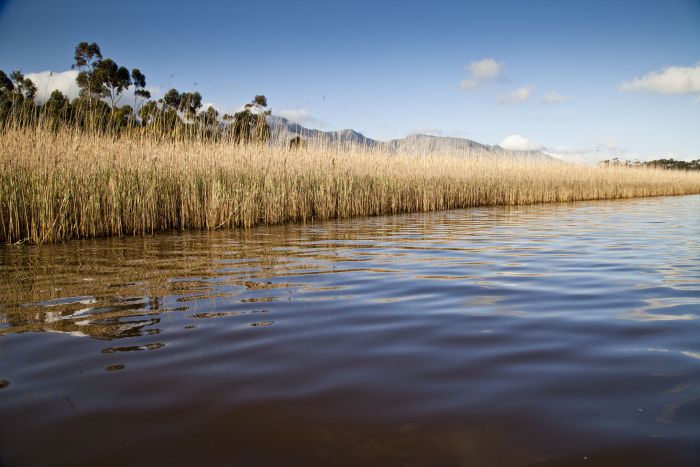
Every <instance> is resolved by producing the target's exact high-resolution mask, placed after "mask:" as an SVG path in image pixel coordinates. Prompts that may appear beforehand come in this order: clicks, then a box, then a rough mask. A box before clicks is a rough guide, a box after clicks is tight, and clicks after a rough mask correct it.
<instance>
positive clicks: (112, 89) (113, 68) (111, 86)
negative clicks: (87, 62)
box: [94, 58, 131, 111]
mask: <svg viewBox="0 0 700 467" xmlns="http://www.w3.org/2000/svg"><path fill="white" fill-rule="evenodd" d="M94 71H95V75H94V79H95V81H96V82H97V83H98V86H97V87H96V91H97V92H96V95H98V96H100V97H105V98H108V99H109V104H110V105H109V106H110V108H111V109H112V111H114V108H115V106H116V105H117V103H119V100H120V99H121V96H122V93H123V92H124V90H125V89H126V88H128V87H129V86H131V75H130V74H129V70H128V69H127V68H126V67H123V66H119V65H117V64H116V62H115V61H114V60H112V59H111V58H106V59H104V60H101V61H100V62H99V63H98V64H97V66H95V69H94Z"/></svg>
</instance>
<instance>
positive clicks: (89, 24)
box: [0, 0, 700, 162]
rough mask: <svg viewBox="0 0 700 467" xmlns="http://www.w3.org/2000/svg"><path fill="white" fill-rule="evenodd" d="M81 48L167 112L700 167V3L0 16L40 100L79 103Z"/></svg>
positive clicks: (255, 5)
mask: <svg viewBox="0 0 700 467" xmlns="http://www.w3.org/2000/svg"><path fill="white" fill-rule="evenodd" d="M81 41H87V42H93V41H94V42H97V43H98V44H99V45H100V47H101V49H102V53H103V55H104V57H105V58H107V57H109V58H112V59H114V60H115V61H116V62H117V63H118V64H119V65H124V66H126V67H127V68H129V69H131V68H134V67H136V68H139V69H140V70H141V71H142V72H143V73H144V74H145V75H146V81H147V85H148V86H147V87H148V88H149V89H150V90H151V92H152V94H153V95H154V97H156V98H157V97H159V96H160V95H162V93H164V92H165V91H167V90H168V89H170V88H172V87H174V88H177V89H178V90H180V91H199V92H200V93H201V94H202V96H203V101H204V102H206V103H207V105H209V104H210V105H213V106H214V107H216V108H217V109H218V110H220V111H223V112H231V111H234V110H236V109H238V108H240V107H241V105H242V104H244V103H245V102H248V101H250V100H251V99H252V97H253V96H254V95H256V94H264V95H265V96H267V98H268V103H269V106H270V108H271V109H272V111H273V114H277V115H281V116H285V117H287V118H290V119H292V120H294V121H297V122H299V123H301V124H303V125H306V126H308V127H313V128H319V129H323V130H339V129H345V128H353V129H355V130H357V131H359V132H361V133H363V134H364V135H365V136H368V137H371V138H375V139H380V140H388V139H392V138H400V137H403V136H406V135H408V134H411V133H427V134H434V135H441V136H456V137H465V138H469V139H473V140H475V141H478V142H481V143H485V144H501V145H502V146H504V147H507V148H511V149H542V150H545V151H547V152H549V153H551V154H554V155H558V156H559V157H562V158H565V159H569V160H578V161H586V162H596V161H598V160H602V159H607V158H609V157H619V158H621V159H636V158H638V159H640V160H649V159H654V158H659V157H674V158H677V159H696V158H700V0H656V1H649V0H635V1H626V0H620V1H609V0H608V1H602V0H589V1H573V0H549V1H544V0H527V1H525V0H493V1H488V2H486V1H483V2H472V1H444V0H431V1H411V0H405V1H383V2H380V1H376V0H375V1H353V2H342V1H333V0H326V1H294V0H287V1H278V0H267V1H209V2H205V1H199V2H197V1H174V0H172V1H171V0H169V1H160V0H153V1H149V2H144V1H131V0H122V1H120V2H117V3H114V2H110V3H108V2H100V1H94V0H91V1H82V0H62V1H61V2H56V1H49V0H46V1H35V0H10V1H3V0H0V69H2V70H4V71H5V72H7V73H9V72H10V71H11V70H15V69H20V70H21V71H22V72H23V73H25V74H27V75H28V76H29V77H30V78H32V79H33V80H34V81H35V82H36V83H37V85H38V88H39V95H40V97H41V96H44V95H46V94H48V93H50V92H51V90H52V89H54V88H59V89H61V90H62V91H64V92H66V93H69V94H71V93H72V94H75V92H76V91H77V88H76V87H75V84H74V82H73V81H74V75H75V72H74V71H71V64H72V62H73V50H74V48H75V46H76V45H77V44H78V43H79V42H81ZM49 72H50V73H49ZM124 99H125V100H124V102H125V103H128V99H129V97H128V96H126V97H125V98H124Z"/></svg>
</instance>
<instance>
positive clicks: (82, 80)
mask: <svg viewBox="0 0 700 467" xmlns="http://www.w3.org/2000/svg"><path fill="white" fill-rule="evenodd" d="M74 58H75V63H73V65H72V66H71V68H73V69H77V70H78V77H77V78H76V79H75V80H76V82H77V83H78V86H79V87H80V95H81V96H82V97H86V98H87V99H88V101H89V102H90V103H92V99H93V97H97V98H99V91H100V85H99V83H96V82H95V68H96V67H97V65H98V64H99V63H100V62H101V61H102V51H101V50H100V46H99V45H97V43H95V42H93V43H92V44H88V43H87V42H81V43H80V44H78V45H77V46H76V47H75V55H74ZM96 95H98V96H96Z"/></svg>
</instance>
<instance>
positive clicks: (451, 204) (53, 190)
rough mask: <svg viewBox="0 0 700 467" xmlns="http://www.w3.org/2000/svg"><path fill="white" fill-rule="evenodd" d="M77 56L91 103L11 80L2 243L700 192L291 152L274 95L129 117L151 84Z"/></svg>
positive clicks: (418, 151) (0, 130) (353, 149)
mask: <svg viewBox="0 0 700 467" xmlns="http://www.w3.org/2000/svg"><path fill="white" fill-rule="evenodd" d="M75 52H76V53H75V66H76V68H78V69H79V70H80V72H79V74H78V84H79V85H80V86H81V95H80V96H79V97H78V98H77V99H76V100H74V101H73V102H68V100H67V99H66V98H65V96H62V97H61V96H59V95H58V94H57V93H55V92H54V93H53V94H52V96H51V98H50V99H49V100H48V101H47V102H46V103H44V104H42V105H38V104H36V103H35V102H34V97H35V95H36V87H35V86H34V84H33V83H32V82H31V81H30V80H27V79H26V78H25V77H24V76H23V75H22V74H21V73H19V72H15V73H12V74H11V75H10V76H9V77H8V76H7V75H5V74H4V73H3V74H2V75H0V110H1V113H0V117H2V122H1V125H0V242H2V243H31V244H44V243H55V242H61V241H64V240H69V239H76V238H90V237H103V236H124V235H134V236H135V235H149V234H153V233H156V232H164V231H169V230H184V229H201V230H216V229H220V228H235V227H250V226H254V225H273V224H281V223H285V222H313V221H319V220H326V219H334V218H350V217H357V216H371V215H385V214H398V213H408V212H419V211H437V210H444V209H456V208H468V207H475V206H492V205H523V204H533V203H548V202H571V201H583V200H607V199H621V198H633V197H642V196H660V195H684V194H697V193H700V172H698V171H686V170H683V171H680V170H665V168H667V167H666V166H665V165H664V166H663V169H662V168H657V167H655V166H628V165H626V164H622V163H609V164H607V165H606V164H604V165H601V166H598V167H592V166H583V165H575V164H569V163H565V162H563V161H557V160H553V159H545V158H527V157H507V156H498V157H497V156H494V155H493V153H492V152H488V151H481V152H479V151H476V152H474V153H473V154H470V155H469V156H468V157H467V156H465V154H464V153H463V152H459V151H456V150H454V149H450V148H445V149H444V150H442V149H441V150H440V151H439V152H431V153H429V152H426V151H425V150H423V149H422V148H421V147H419V146H418V145H414V146H415V147H412V146H411V145H410V144H409V145H406V146H404V147H402V148H401V151H400V152H399V153H397V152H396V151H392V150H390V149H389V148H387V147H385V146H376V145H375V146H362V145H358V144H353V143H346V142H339V141H331V142H329V141H324V140H318V141H317V140H308V141H306V140H305V141H304V142H302V140H295V143H294V144H292V145H289V144H286V142H285V144H279V141H277V142H275V141H273V140H270V129H269V126H268V123H267V116H268V115H269V110H267V109H266V106H267V100H266V99H265V97H264V96H256V97H255V98H254V99H253V100H252V102H251V103H249V104H248V105H246V106H245V107H244V108H243V110H241V112H238V113H236V114H235V115H233V116H228V117H229V118H228V122H227V124H225V125H222V124H220V123H219V122H218V120H217V118H216V117H218V115H216V114H215V113H213V112H215V111H213V112H210V111H209V110H207V111H206V112H197V110H198V109H199V108H200V107H201V96H200V95H199V94H198V93H196V92H195V93H190V92H185V93H181V92H179V91H177V90H174V89H173V90H170V91H168V92H166V93H165V95H164V96H163V98H162V99H160V100H159V101H158V102H154V101H146V102H144V103H143V104H142V105H140V106H139V109H138V112H135V111H133V109H132V111H131V112H129V111H128V109H126V110H123V107H117V102H118V101H119V96H120V95H121V93H122V92H123V91H124V89H126V86H127V83H128V82H131V83H132V84H134V85H135V86H136V88H137V89H136V91H139V90H144V92H143V93H141V94H140V95H139V94H137V96H140V98H143V99H144V100H147V99H148V97H149V96H150V95H148V94H147V92H145V76H143V74H141V72H140V71H138V70H131V72H129V71H128V70H126V68H123V67H120V66H118V65H117V64H116V63H115V62H113V61H110V60H109V59H104V60H103V59H102V58H101V53H99V52H100V51H99V47H98V46H97V44H94V43H93V44H87V43H81V44H79V45H78V47H76V51H75ZM211 110H213V109H211ZM137 113H138V115H140V117H135V115H136V114H137ZM144 116H145V117H144ZM224 117H227V116H224ZM306 143H309V144H306Z"/></svg>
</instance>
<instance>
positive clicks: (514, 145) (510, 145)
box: [500, 135, 545, 151]
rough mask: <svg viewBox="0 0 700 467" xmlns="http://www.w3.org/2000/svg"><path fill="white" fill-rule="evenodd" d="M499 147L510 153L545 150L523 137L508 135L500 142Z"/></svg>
mask: <svg viewBox="0 0 700 467" xmlns="http://www.w3.org/2000/svg"><path fill="white" fill-rule="evenodd" d="M500 146H501V147H502V148H504V149H509V150H511V151H541V150H542V149H545V147H544V146H542V145H541V144H537V143H535V142H534V141H530V140H529V139H527V138H526V137H524V136H523V135H508V136H506V137H505V138H504V139H503V141H501V144H500Z"/></svg>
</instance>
